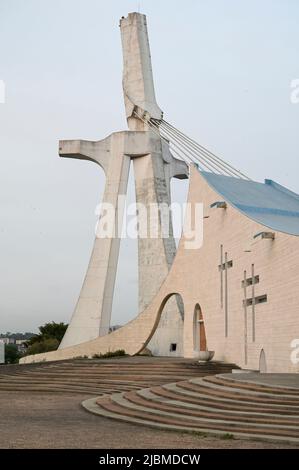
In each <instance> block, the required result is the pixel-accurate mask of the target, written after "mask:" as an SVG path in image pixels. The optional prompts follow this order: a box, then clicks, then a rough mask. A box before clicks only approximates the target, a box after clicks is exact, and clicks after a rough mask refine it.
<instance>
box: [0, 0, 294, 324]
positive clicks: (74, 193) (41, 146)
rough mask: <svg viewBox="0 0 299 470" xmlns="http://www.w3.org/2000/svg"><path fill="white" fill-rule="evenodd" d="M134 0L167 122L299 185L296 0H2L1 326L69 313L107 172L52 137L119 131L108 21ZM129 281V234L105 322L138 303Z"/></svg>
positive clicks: (133, 281) (116, 35) (114, 34)
mask: <svg viewBox="0 0 299 470" xmlns="http://www.w3.org/2000/svg"><path fill="white" fill-rule="evenodd" d="M139 9H140V11H141V12H142V13H145V14H147V15H148V27H149V34H150V43H151V52H152V60H153V69H154V77H155V84H156V95H157V100H158V103H159V105H160V107H161V108H162V109H163V111H164V113H165V117H166V119H167V120H168V121H170V122H172V123H173V124H174V125H176V127H179V128H180V129H182V130H183V131H185V132H186V133H187V134H189V135H190V136H192V137H193V138H195V139H196V140H197V141H198V142H200V143H201V144H203V145H205V146H207V147H208V148H209V149H210V150H212V151H214V152H215V153H217V154H218V155H220V156H222V157H223V158H224V159H225V160H227V161H228V162H230V163H232V164H233V165H234V166H235V167H237V168H239V169H240V170H242V171H243V172H245V173H246V174H248V175H249V176H250V177H251V178H254V179H257V180H259V181H262V180H263V179H264V178H265V177H266V178H271V179H274V180H276V181H278V182H279V183H281V184H283V185H286V186H287V187H289V188H290V189H292V190H294V191H296V192H299V178H298V150H299V125H298V124H299V103H298V104H291V101H290V94H291V89H290V83H291V81H292V80H293V79H296V78H299V28H298V24H299V2H298V0H263V1H260V0H241V1H240V0H225V1H224V0H184V1H182V0H180V1H176V0H163V1H158V0H142V1H138V0H136V1H135V0H134V1H133V0H132V1H131V0H109V1H108V0H106V1H104V0H26V1H25V0H0V80H4V81H5V83H6V102H5V104H0V158H1V173H0V332H5V331H7V330H9V331H25V330H26V331H31V330H32V331H36V329H37V327H38V326H39V325H41V324H42V323H44V322H46V321H51V320H55V321H65V322H68V321H69V319H70V316H71V314H72V312H73V309H74V306H75V303H76V301H77V297H78V295H79V291H80V287H81V284H82V281H83V277H84V274H85V270H86V267H87V263H88V260H89V255H90V251H91V248H92V243H93V239H94V226H95V223H96V216H95V213H94V211H95V207H96V205H97V204H98V202H99V200H100V197H101V194H102V191H103V185H104V178H103V174H102V172H101V170H100V168H99V167H98V166H96V165H95V164H93V163H90V162H85V161H77V160H69V159H66V160H64V159H60V158H59V157H58V140H59V139H72V138H75V139H76V138H82V139H90V140H100V139H102V138H104V137H105V136H107V135H108V134H110V133H111V132H113V131H118V130H122V129H126V121H125V115H124V105H123V97H122V86H121V79H122V55H121V42H120V32H119V28H118V23H119V19H120V17H121V16H126V15H127V13H129V12H132V11H138V10H139ZM130 191H131V194H132V193H133V189H132V184H131V190H130ZM174 194H175V198H176V199H177V200H179V201H181V200H183V199H184V197H185V194H186V184H185V183H184V182H181V181H180V182H178V183H177V184H176V185H175V188H174ZM136 287H137V258H136V246H135V243H133V244H132V242H128V241H125V242H124V243H123V245H122V248H121V259H120V263H119V271H118V276H117V288H116V297H115V299H114V308H113V319H112V322H113V323H114V324H115V323H124V322H126V321H127V320H128V319H130V318H132V317H133V316H135V314H136V313H137V289H136Z"/></svg>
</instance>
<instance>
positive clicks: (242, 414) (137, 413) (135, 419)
mask: <svg viewBox="0 0 299 470" xmlns="http://www.w3.org/2000/svg"><path fill="white" fill-rule="evenodd" d="M292 392H295V389H292V388H288V387H279V386H277V387H276V386H274V385H271V386H265V387H263V386H260V384H252V383H251V384H250V383H248V382H246V381H244V380H242V382H240V383H238V381H234V380H231V379H229V378H226V375H225V374H220V375H216V376H214V377H211V376H208V377H207V376H205V377H204V378H191V379H189V380H187V381H181V382H177V383H172V384H163V385H159V386H153V387H149V388H147V389H142V390H132V391H126V392H121V393H116V394H112V395H110V396H105V397H98V398H97V399H89V400H86V401H84V402H83V406H84V407H85V408H86V409H87V410H89V411H91V412H93V413H95V414H98V415H101V416H105V417H108V418H112V419H116V420H122V421H127V422H131V423H136V424H142V425H146V426H152V427H158V428H163V429H173V430H180V431H192V432H200V433H212V434H217V435H219V434H231V435H233V436H235V437H248V438H259V439H260V438H262V439H269V440H274V441H289V442H292V443H297V444H298V443H299V397H298V393H297V396H296V394H295V393H292ZM298 392H299V389H298Z"/></svg>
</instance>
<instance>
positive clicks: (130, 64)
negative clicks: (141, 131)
mask: <svg viewBox="0 0 299 470" xmlns="http://www.w3.org/2000/svg"><path fill="white" fill-rule="evenodd" d="M120 30H121V37H122V48H123V91H124V99H125V108H126V115H127V119H128V120H130V118H131V117H133V122H134V123H135V124H137V125H138V122H136V120H135V119H134V115H133V114H134V110H137V112H140V113H142V114H143V113H144V112H147V113H149V115H150V116H151V117H152V118H155V119H161V118H162V111H161V109H160V108H159V106H158V105H157V102H156V96H155V89H154V80H153V72H152V64H151V55H150V47H149V40H148V33H147V24H146V16H145V15H141V14H140V13H129V15H128V17H127V18H124V17H123V18H122V19H121V20H120ZM139 124H141V123H140V121H139Z"/></svg>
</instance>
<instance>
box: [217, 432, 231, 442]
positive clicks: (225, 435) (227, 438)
mask: <svg viewBox="0 0 299 470" xmlns="http://www.w3.org/2000/svg"><path fill="white" fill-rule="evenodd" d="M220 439H223V440H230V439H234V435H233V434H230V433H229V432H227V433H225V434H221V436H220Z"/></svg>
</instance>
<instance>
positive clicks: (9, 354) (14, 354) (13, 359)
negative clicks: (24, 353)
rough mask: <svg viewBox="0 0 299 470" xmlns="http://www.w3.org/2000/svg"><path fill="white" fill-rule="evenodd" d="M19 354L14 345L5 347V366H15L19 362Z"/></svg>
mask: <svg viewBox="0 0 299 470" xmlns="http://www.w3.org/2000/svg"><path fill="white" fill-rule="evenodd" d="M20 356H21V354H20V353H19V351H18V348H17V346H16V345H15V344H6V345H5V364H16V363H17V362H19V358H20Z"/></svg>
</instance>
